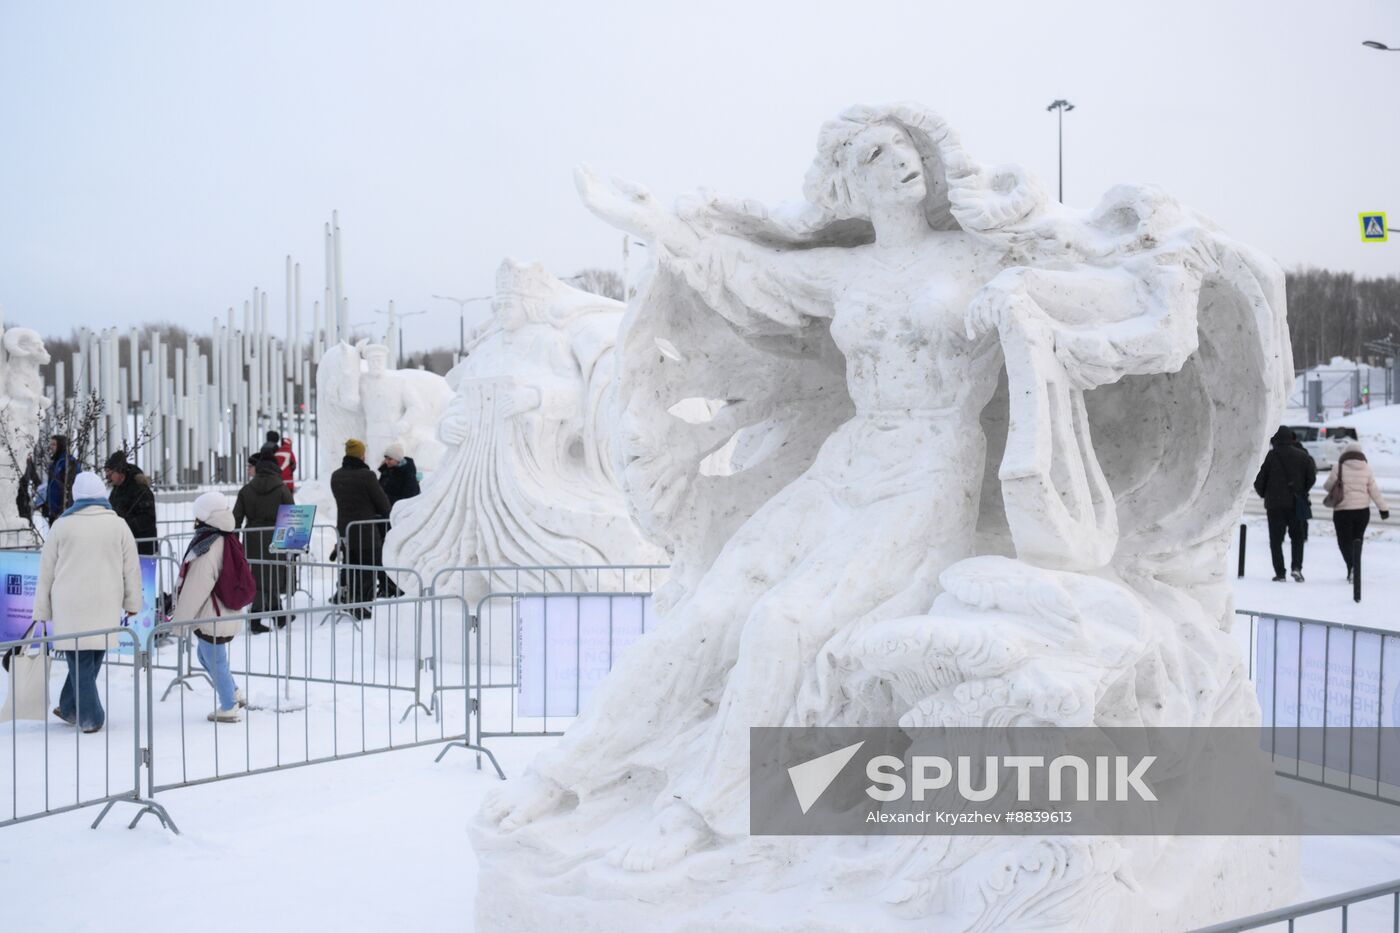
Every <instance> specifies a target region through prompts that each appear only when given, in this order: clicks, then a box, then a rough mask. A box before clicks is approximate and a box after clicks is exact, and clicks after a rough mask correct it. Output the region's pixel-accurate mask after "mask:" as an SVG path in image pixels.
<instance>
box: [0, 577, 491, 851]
mask: <svg viewBox="0 0 1400 933" xmlns="http://www.w3.org/2000/svg"><path fill="white" fill-rule="evenodd" d="M452 602H460V599H459V598H458V597H452V596H433V595H428V596H417V597H404V598H401V599H394V600H379V601H377V602H376V603H375V604H374V606H373V608H372V611H371V612H370V613H369V614H368V615H366V616H364V617H363V618H359V619H351V618H350V617H349V616H346V615H345V614H344V612H343V611H342V608H341V607H309V608H308V610H307V611H308V618H306V619H305V620H304V621H303V623H302V624H301V625H297V626H295V627H289V628H288V629H286V630H284V631H283V632H280V633H278V634H279V635H284V636H285V638H278V637H274V639H272V640H270V642H269V648H268V649H267V650H271V651H273V652H274V653H273V654H272V656H271V663H267V660H266V659H264V658H262V657H261V652H262V650H263V649H262V648H261V646H258V645H256V644H255V641H254V639H255V637H256V636H251V635H250V634H249V633H248V629H247V627H248V626H249V625H250V624H251V623H252V622H253V621H264V622H270V621H274V620H275V618H276V616H277V612H275V611H273V612H262V613H252V612H248V613H243V614H240V615H237V616H230V617H226V618H223V619H220V620H217V621H219V622H221V623H224V624H227V623H230V622H232V623H235V624H237V625H238V626H239V627H240V629H241V630H240V632H239V634H238V635H236V636H235V637H234V638H233V640H232V641H230V642H229V643H227V646H226V649H225V650H226V652H227V656H228V658H229V661H230V662H231V663H230V665H229V666H230V673H231V674H232V675H233V677H234V680H235V683H236V684H237V688H238V690H239V692H240V694H241V696H240V700H241V701H242V702H244V703H246V708H243V710H242V712H241V714H240V721H239V722H237V723H224V722H213V721H210V719H209V714H211V713H213V712H214V711H215V710H216V709H217V707H218V700H217V698H216V697H215V691H214V690H213V689H212V684H211V683H208V682H205V683H201V684H200V685H199V686H198V688H195V687H194V686H193V684H191V683H188V682H187V683H186V686H188V687H189V689H188V690H184V689H182V690H180V691H178V694H177V697H178V702H170V703H158V702H157V701H156V698H155V691H156V689H157V685H156V676H157V672H156V671H155V669H154V668H153V667H152V665H151V663H150V661H151V659H152V657H153V655H152V654H151V653H148V651H146V650H141V649H139V648H136V647H135V645H134V640H133V637H132V635H131V633H130V632H129V631H128V630H127V629H124V628H120V627H118V628H113V629H111V630H104V631H103V632H99V633H95V634H99V635H105V636H111V637H112V638H120V639H123V641H122V644H123V645H126V646H127V648H126V649H125V650H124V651H123V652H118V653H117V654H116V655H115V656H114V655H113V653H112V652H110V651H109V652H107V653H106V655H105V657H106V658H108V659H110V660H111V661H113V662H115V663H105V664H103V666H102V671H103V673H102V676H103V677H104V678H105V679H104V680H103V681H101V682H99V692H100V693H101V695H102V705H103V706H104V707H105V708H106V709H107V710H108V714H109V715H108V719H107V722H106V724H105V727H104V728H103V729H102V731H101V733H100V734H94V735H85V734H83V733H81V732H78V731H77V730H74V732H75V743H76V744H72V745H69V744H66V742H67V737H66V736H63V735H61V733H60V732H59V730H60V729H63V728H67V727H66V726H62V725H58V724H56V721H51V716H50V715H49V714H48V713H47V709H48V706H49V704H50V703H51V702H52V701H51V698H50V696H49V694H54V695H57V685H58V684H59V683H61V677H60V671H58V670H56V669H54V668H53V666H51V668H50V670H49V673H48V674H47V676H45V678H44V679H45V687H44V689H45V716H44V719H43V721H42V722H34V723H29V722H27V721H26V720H21V719H18V718H17V716H16V717H14V718H13V721H10V722H8V723H5V722H0V746H6V747H5V748H4V752H8V754H9V757H10V761H9V762H5V761H4V760H3V754H4V752H0V766H4V767H3V771H0V789H3V778H4V776H8V777H9V778H10V784H11V787H10V788H9V793H8V794H7V795H6V796H9V797H10V807H9V809H10V813H9V814H8V816H5V815H4V814H3V811H0V826H5V825H8V824H11V823H16V822H21V821H24V820H29V819H36V818H38V817H41V816H46V815H50V814H55V813H62V812H66V811H68V810H73V809H77V808H79V807H84V806H91V805H94V804H102V803H106V804H107V807H106V808H104V810H103V812H102V813H101V814H100V815H99V816H98V818H97V820H96V821H94V823H93V825H94V826H96V825H97V824H98V823H100V822H101V820H102V818H103V817H105V815H106V813H107V812H108V811H109V810H110V809H111V806H112V805H113V804H114V803H115V802H121V801H130V802H132V803H136V804H138V805H139V806H140V807H141V810H140V811H139V812H138V813H137V814H136V818H135V819H133V820H132V825H133V826H134V825H135V824H136V822H137V820H139V819H140V817H141V816H142V815H144V814H145V813H154V814H155V815H156V816H157V817H158V818H159V819H160V820H161V823H162V825H164V826H166V827H167V828H169V829H171V830H172V831H175V832H178V829H177V828H176V827H175V824H174V822H173V820H172V819H171V818H170V816H169V814H168V813H167V812H166V811H165V810H164V808H163V807H161V806H160V805H159V804H157V803H155V802H154V800H153V798H154V796H155V795H156V794H158V793H164V792H167V791H170V790H174V789H176V788H180V787H187V786H193V785H197V784H206V783H210V782H214V781H219V780H225V779H228V778H233V777H241V776H245V775H250V774H261V773H266V772H269V771H276V770H285V769H288V768H294V767H304V766H306V765H311V764H317V763H321V762H325V761H333V760H341V759H345V758H354V757H360V756H363V755H369V754H375V753H379V752H386V751H391V750H395V749H403V748H414V747H421V746H426V745H433V744H441V743H445V742H452V743H455V744H458V745H465V746H466V747H468V748H472V749H475V750H476V751H477V752H478V753H479V755H485V756H487V757H488V758H489V759H490V760H491V763H492V765H493V766H495V769H496V772H497V774H498V775H500V776H501V777H502V778H504V774H503V773H502V772H501V769H500V767H499V765H497V764H496V760H495V758H494V756H493V755H492V754H491V752H489V751H488V750H486V749H484V748H481V747H479V746H478V745H477V744H474V743H473V742H472V741H471V725H470V724H471V720H472V718H473V717H474V716H475V715H476V712H477V704H476V700H475V698H474V697H472V695H471V692H470V691H469V690H468V689H467V688H468V686H469V679H470V678H469V675H468V670H469V658H468V657H467V656H466V655H464V656H463V657H462V658H461V659H460V660H459V661H456V662H449V661H443V662H442V663H440V664H439V665H438V666H437V670H436V672H435V673H436V677H437V678H438V680H439V682H441V683H444V684H447V685H450V686H452V687H454V688H455V689H454V691H453V692H454V693H456V692H457V691H460V702H456V701H455V700H454V699H453V698H451V697H446V696H445V697H441V698H435V705H434V707H433V709H431V710H430V709H429V707H428V706H427V704H425V703H423V702H421V701H420V690H421V689H422V683H421V679H420V676H419V672H420V671H421V667H422V661H423V657H422V650H421V645H422V643H423V639H422V637H421V636H422V631H423V627H424V622H423V620H424V619H425V618H426V617H429V616H430V615H431V614H432V613H433V612H434V610H435V608H436V607H438V606H441V605H442V604H444V603H452ZM324 619H329V620H331V621H332V622H333V623H334V624H328V625H320V624H317V622H318V621H322V620H324ZM214 621H215V620H202V621H201V620H195V621H190V622H180V623H171V622H166V623H162V624H160V625H158V626H156V627H155V629H154V630H153V633H152V639H151V642H150V643H151V644H152V645H153V644H154V643H155V640H156V639H157V638H159V636H161V635H168V636H171V637H172V638H173V640H174V643H175V644H181V643H184V642H187V641H193V642H194V643H195V644H196V645H197V646H198V645H203V644H207V643H205V642H202V641H200V640H199V639H198V638H197V637H196V636H195V635H194V634H193V630H194V629H195V628H198V627H200V626H201V625H206V624H211V623H212V622H214ZM395 627H398V628H401V629H403V632H402V633H401V635H402V637H395V636H394V635H393V634H392V630H393V629H394V628H395ZM77 637H81V636H64V637H62V638H52V637H30V638H27V639H25V640H24V641H23V642H14V643H10V644H9V645H5V646H0V647H14V646H16V645H31V644H37V645H46V646H49V647H48V649H47V650H49V651H50V652H53V651H58V650H63V648H62V645H63V644H64V643H65V642H66V643H70V644H71V643H73V641H74V639H75V638H77ZM273 641H275V642H276V647H275V648H273V646H272V642H273ZM209 651H210V649H209V648H205V649H204V653H205V654H208V652H209ZM194 653H195V654H199V653H200V652H199V651H196V652H194ZM127 656H129V660H125V658H126V657H127ZM123 662H124V663H123ZM201 663H203V662H201ZM57 667H62V664H61V662H60V663H59V664H58V665H57ZM205 680H206V681H207V680H208V678H205ZM5 687H6V689H7V690H8V689H9V680H8V678H6V679H5ZM128 703H129V704H130V707H129V708H130V709H131V716H130V718H129V719H128V718H127V717H126V716H125V715H124V714H120V713H117V711H120V710H123V709H125V708H126V707H127V704H128ZM114 713H117V714H116V715H113V714H114ZM85 714H86V711H81V710H80V711H79V715H85ZM7 726H8V731H9V733H10V735H9V736H8V737H6V736H4V734H3V730H4V729H5V728H6V727H7ZM5 738H8V742H5V741H3V740H4V739H5ZM60 738H61V739H63V741H62V742H60V741H58V740H59V739H60ZM65 749H67V750H68V751H65ZM93 755H97V756H98V764H97V766H95V767H91V768H90V767H88V766H87V764H86V762H87V761H89V760H91V756H93ZM439 757H441V756H439ZM143 770H144V772H145V777H144V787H143V786H142V782H143V778H142V771H143ZM65 788H70V789H68V790H66V791H64V792H63V793H60V791H61V790H64V789H65ZM143 791H144V796H143Z"/></svg>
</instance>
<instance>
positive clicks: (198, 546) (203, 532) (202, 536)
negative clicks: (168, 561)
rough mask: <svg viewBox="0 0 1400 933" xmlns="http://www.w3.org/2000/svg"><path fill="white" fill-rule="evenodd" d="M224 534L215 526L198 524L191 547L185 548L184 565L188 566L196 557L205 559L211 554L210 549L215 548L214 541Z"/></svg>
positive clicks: (191, 540) (196, 524) (195, 527)
mask: <svg viewBox="0 0 1400 933" xmlns="http://www.w3.org/2000/svg"><path fill="white" fill-rule="evenodd" d="M221 534H223V532H222V531H220V530H219V529H217V528H215V527H214V526H213V525H206V524H204V523H203V522H196V523H195V526H194V537H193V538H191V539H190V546H189V547H187V548H185V560H184V563H186V564H188V563H189V562H190V560H191V559H192V557H191V555H193V556H194V557H203V556H204V555H205V554H208V553H209V549H210V548H211V547H213V546H214V540H215V539H216V538H218V537H219V535H221Z"/></svg>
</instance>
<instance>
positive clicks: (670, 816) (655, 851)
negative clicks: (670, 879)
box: [608, 801, 712, 871]
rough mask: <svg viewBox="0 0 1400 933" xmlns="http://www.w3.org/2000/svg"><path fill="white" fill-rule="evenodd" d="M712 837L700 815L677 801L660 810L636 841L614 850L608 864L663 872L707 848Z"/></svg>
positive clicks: (630, 869) (629, 869)
mask: <svg viewBox="0 0 1400 933" xmlns="http://www.w3.org/2000/svg"><path fill="white" fill-rule="evenodd" d="M711 836H712V834H711V832H710V828H709V827H708V826H707V825H705V821H704V820H703V819H702V818H701V817H700V815H699V814H698V813H696V812H695V811H694V810H692V809H691V808H690V807H688V806H686V805H685V804H683V803H681V802H679V801H677V802H675V803H673V804H671V805H670V806H668V807H666V809H664V810H662V811H661V812H660V813H658V814H657V815H656V818H655V819H653V820H652V821H651V824H650V825H649V826H648V827H647V828H646V830H644V831H643V833H642V835H641V836H640V837H639V838H638V839H637V840H636V841H634V842H630V843H628V844H627V845H624V846H619V847H618V848H616V849H614V850H613V851H612V852H611V853H610V854H609V855H608V864H610V865H613V866H614V867H617V868H622V869H625V870H627V871H660V870H661V869H663V868H669V867H670V866H672V865H674V864H676V863H677V862H679V861H680V860H681V859H683V858H685V857H686V856H687V855H689V854H690V853H691V852H696V851H699V850H700V849H702V848H704V847H705V846H706V845H708V844H709V842H710V840H711Z"/></svg>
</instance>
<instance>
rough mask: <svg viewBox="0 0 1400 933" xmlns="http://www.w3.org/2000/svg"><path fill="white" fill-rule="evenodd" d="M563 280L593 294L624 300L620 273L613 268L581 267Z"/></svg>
mask: <svg viewBox="0 0 1400 933" xmlns="http://www.w3.org/2000/svg"><path fill="white" fill-rule="evenodd" d="M564 281H566V282H568V283H569V284H570V285H572V286H574V287H575V288H581V289H583V290H584V291H586V292H592V293H593V294H595V295H602V296H603V297H604V298H613V299H616V300H617V301H623V300H625V299H624V298H623V297H622V289H623V282H622V274H621V273H620V272H617V271H616V270H613V269H583V270H581V271H579V272H576V273H574V274H573V275H571V276H569V277H568V278H567V279H565V280H564Z"/></svg>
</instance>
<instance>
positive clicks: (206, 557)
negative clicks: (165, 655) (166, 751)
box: [170, 492, 257, 722]
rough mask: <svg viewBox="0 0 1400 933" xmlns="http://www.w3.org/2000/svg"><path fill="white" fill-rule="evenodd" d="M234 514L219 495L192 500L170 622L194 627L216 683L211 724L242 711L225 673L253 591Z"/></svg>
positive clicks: (201, 658)
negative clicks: (191, 525)
mask: <svg viewBox="0 0 1400 933" xmlns="http://www.w3.org/2000/svg"><path fill="white" fill-rule="evenodd" d="M233 529H234V519H233V510H232V509H231V508H229V504H228V498H227V497H225V496H224V494H223V493H221V492H206V493H204V494H203V495H202V496H200V497H199V498H198V499H196V500H194V537H193V538H192V539H191V540H190V545H189V547H188V548H187V549H186V550H185V558H184V561H183V562H182V563H181V565H180V583H179V586H178V588H177V589H176V592H175V611H174V612H173V613H172V614H171V617H170V618H171V621H172V622H194V623H195V625H194V635H195V638H196V640H197V641H198V643H199V644H198V655H199V663H200V665H201V666H203V668H204V669H205V670H206V671H207V672H208V673H209V679H210V680H211V681H213V683H214V692H215V694H216V697H217V700H218V702H217V706H216V708H215V709H214V711H213V712H211V713H210V714H209V716H208V719H209V721H210V722H238V721H239V719H240V718H242V717H241V716H240V715H239V712H238V709H239V707H241V706H244V705H246V704H245V703H244V701H243V696H242V693H241V691H239V690H238V687H237V685H236V684H235V683H234V680H233V675H232V674H231V673H229V667H228V643H229V642H231V641H233V638H234V636H235V635H237V634H238V631H239V629H240V628H241V627H242V625H243V623H242V621H235V620H228V621H224V620H225V619H228V617H229V616H238V615H241V614H242V613H243V610H244V609H246V608H247V607H248V605H249V604H250V603H252V601H253V595H254V593H255V592H256V590H257V586H256V582H255V581H254V580H253V573H252V570H251V569H250V568H249V566H248V559H247V558H246V557H245V556H244V553H243V545H241V544H240V543H239V542H238V536H237V535H235V534H233Z"/></svg>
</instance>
